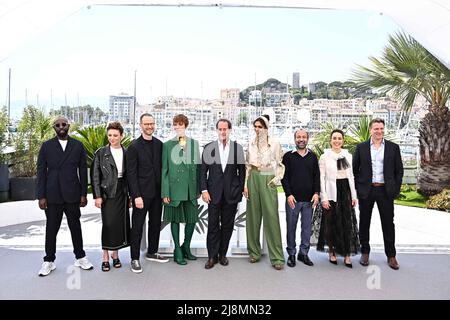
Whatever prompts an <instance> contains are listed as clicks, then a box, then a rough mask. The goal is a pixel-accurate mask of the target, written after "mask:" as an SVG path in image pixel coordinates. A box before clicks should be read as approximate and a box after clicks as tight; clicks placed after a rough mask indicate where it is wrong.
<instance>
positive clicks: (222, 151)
mask: <svg viewBox="0 0 450 320" xmlns="http://www.w3.org/2000/svg"><path fill="white" fill-rule="evenodd" d="M229 155H230V141H229V140H228V141H227V143H226V144H225V148H224V147H223V143H222V141H220V140H219V156H220V164H221V165H222V172H225V167H226V166H227V163H228V156H229Z"/></svg>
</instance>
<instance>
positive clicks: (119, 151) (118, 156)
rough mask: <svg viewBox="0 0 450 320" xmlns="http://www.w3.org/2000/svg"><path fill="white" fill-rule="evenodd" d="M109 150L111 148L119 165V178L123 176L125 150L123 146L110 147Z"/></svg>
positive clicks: (117, 165)
mask: <svg viewBox="0 0 450 320" xmlns="http://www.w3.org/2000/svg"><path fill="white" fill-rule="evenodd" d="M109 150H111V154H112V156H113V158H114V162H115V163H116V167H117V176H118V177H119V178H122V177H123V170H122V167H123V151H122V147H120V148H118V149H115V148H113V147H111V146H110V147H109Z"/></svg>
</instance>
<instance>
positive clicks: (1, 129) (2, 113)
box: [0, 107, 9, 164]
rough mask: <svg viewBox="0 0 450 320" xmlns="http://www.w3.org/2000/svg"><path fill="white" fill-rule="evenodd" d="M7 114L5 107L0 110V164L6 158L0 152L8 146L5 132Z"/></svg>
mask: <svg viewBox="0 0 450 320" xmlns="http://www.w3.org/2000/svg"><path fill="white" fill-rule="evenodd" d="M8 122H9V121H8V112H7V111H6V107H3V108H2V109H0V164H2V163H5V160H6V156H5V155H3V153H1V150H2V149H3V148H4V147H5V146H6V145H8V141H7V137H8V136H7V134H6V133H7V131H8Z"/></svg>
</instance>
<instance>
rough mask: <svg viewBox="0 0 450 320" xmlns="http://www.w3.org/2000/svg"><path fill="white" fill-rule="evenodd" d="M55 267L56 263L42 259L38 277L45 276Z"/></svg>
mask: <svg viewBox="0 0 450 320" xmlns="http://www.w3.org/2000/svg"><path fill="white" fill-rule="evenodd" d="M55 269H56V265H55V263H54V262H51V261H44V263H43V264H42V266H41V270H39V273H38V275H39V277H45V276H48V275H49V274H50V272H52V271H53V270H55Z"/></svg>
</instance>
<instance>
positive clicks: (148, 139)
mask: <svg viewBox="0 0 450 320" xmlns="http://www.w3.org/2000/svg"><path fill="white" fill-rule="evenodd" d="M139 125H140V127H141V136H140V137H139V138H137V139H136V140H134V141H133V142H132V143H131V144H130V146H129V147H128V150H127V177H128V187H129V192H130V197H131V200H132V203H133V214H132V216H131V248H130V249H131V271H133V272H134V273H141V272H142V266H141V263H140V260H139V257H140V255H141V254H140V253H141V251H140V247H141V239H142V230H143V226H144V223H145V217H146V215H147V212H148V230H147V231H148V235H147V240H148V243H147V253H146V255H145V259H146V260H150V261H156V262H162V263H164V262H168V261H169V259H167V258H165V257H163V256H162V255H160V254H159V253H158V248H159V233H160V231H161V230H160V229H161V215H162V202H161V163H162V162H161V157H162V142H161V141H160V140H159V139H157V138H155V137H154V136H153V132H154V131H155V127H156V124H155V118H154V117H153V116H152V115H151V114H149V113H144V114H142V115H141V117H140V123H139Z"/></svg>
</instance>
